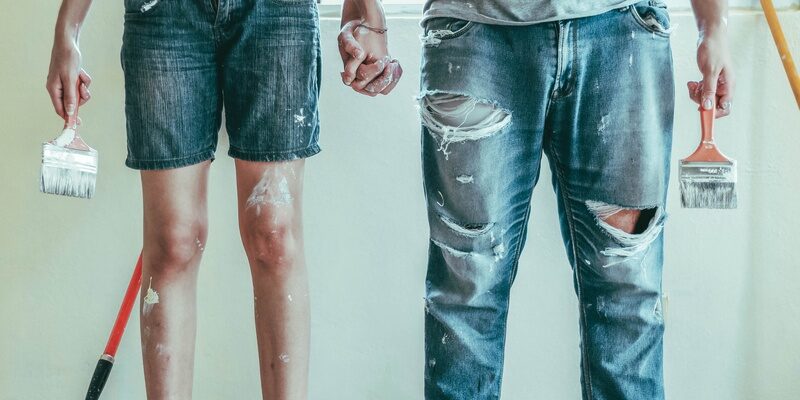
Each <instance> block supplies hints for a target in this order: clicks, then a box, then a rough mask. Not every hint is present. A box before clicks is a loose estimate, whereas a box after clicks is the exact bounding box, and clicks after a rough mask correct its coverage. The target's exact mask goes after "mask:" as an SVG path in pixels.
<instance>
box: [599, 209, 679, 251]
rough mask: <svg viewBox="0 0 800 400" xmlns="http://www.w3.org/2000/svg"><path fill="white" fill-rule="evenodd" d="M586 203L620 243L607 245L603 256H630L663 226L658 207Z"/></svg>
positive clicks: (653, 237)
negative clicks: (618, 245)
mask: <svg viewBox="0 0 800 400" xmlns="http://www.w3.org/2000/svg"><path fill="white" fill-rule="evenodd" d="M586 207H587V208H588V209H589V211H590V212H591V213H592V214H594V216H595V219H596V221H597V225H599V226H600V227H601V228H603V229H604V230H605V231H606V233H608V234H609V235H610V236H611V237H612V238H614V240H615V241H616V242H617V243H619V244H620V245H621V246H620V247H608V248H606V249H605V250H603V251H601V252H600V254H602V255H604V256H618V257H630V256H633V255H636V254H638V253H640V252H642V251H644V250H645V249H647V248H648V247H649V246H650V244H651V243H653V241H654V240H656V238H657V237H658V235H659V234H660V233H661V230H662V229H663V228H664V212H663V209H662V207H649V208H630V207H628V208H625V207H622V206H618V205H613V204H608V203H604V202H601V201H593V200H587V201H586Z"/></svg>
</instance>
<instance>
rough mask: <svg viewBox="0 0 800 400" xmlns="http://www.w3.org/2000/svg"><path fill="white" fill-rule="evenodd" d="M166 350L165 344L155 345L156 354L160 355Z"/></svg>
mask: <svg viewBox="0 0 800 400" xmlns="http://www.w3.org/2000/svg"><path fill="white" fill-rule="evenodd" d="M166 352H167V346H164V345H163V344H161V343H159V344H157V345H156V354H158V355H162V354H164V353H166Z"/></svg>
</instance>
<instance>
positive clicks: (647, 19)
mask: <svg viewBox="0 0 800 400" xmlns="http://www.w3.org/2000/svg"><path fill="white" fill-rule="evenodd" d="M630 12H631V16H632V17H633V19H634V21H636V23H637V24H638V25H639V26H640V27H642V29H644V30H645V31H647V32H648V33H652V34H654V35H658V36H662V37H669V36H670V35H671V34H672V26H671V24H670V20H669V12H668V11H667V5H666V3H664V2H663V1H660V0H647V1H641V2H639V3H636V4H633V5H631V6H630Z"/></svg>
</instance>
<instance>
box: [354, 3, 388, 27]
mask: <svg viewBox="0 0 800 400" xmlns="http://www.w3.org/2000/svg"><path fill="white" fill-rule="evenodd" d="M358 8H359V11H360V14H361V15H360V17H361V21H362V22H363V23H365V24H367V25H369V26H372V27H375V28H385V27H386V16H385V14H384V12H383V5H381V2H380V1H379V0H363V1H361V2H360V4H359V7H358Z"/></svg>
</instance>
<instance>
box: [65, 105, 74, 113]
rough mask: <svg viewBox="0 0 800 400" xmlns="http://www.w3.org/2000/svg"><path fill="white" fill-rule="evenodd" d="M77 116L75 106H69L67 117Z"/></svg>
mask: <svg viewBox="0 0 800 400" xmlns="http://www.w3.org/2000/svg"><path fill="white" fill-rule="evenodd" d="M72 114H75V104H67V115H72Z"/></svg>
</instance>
